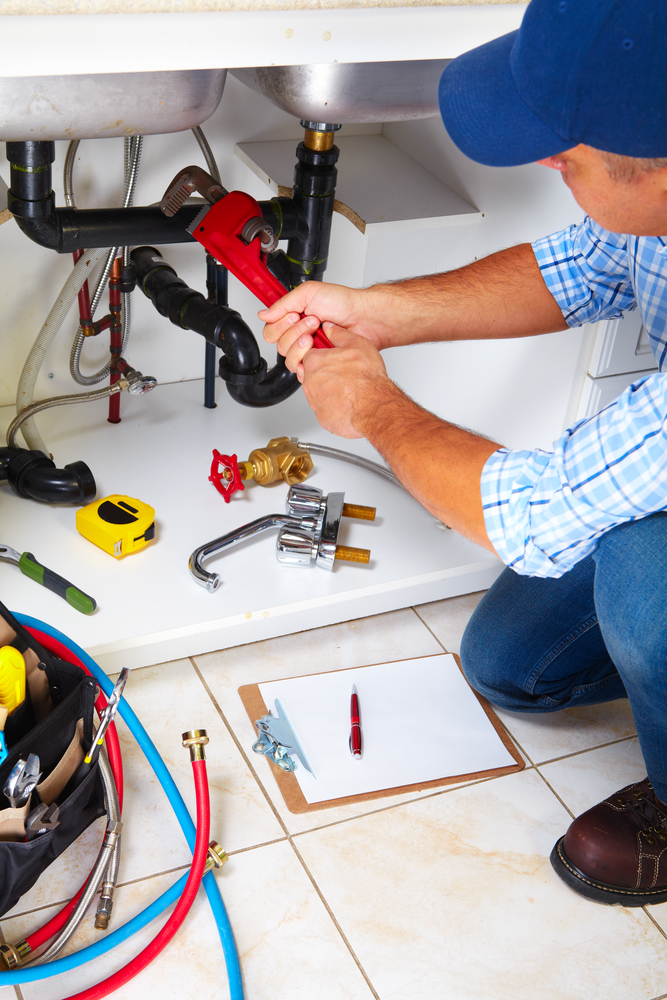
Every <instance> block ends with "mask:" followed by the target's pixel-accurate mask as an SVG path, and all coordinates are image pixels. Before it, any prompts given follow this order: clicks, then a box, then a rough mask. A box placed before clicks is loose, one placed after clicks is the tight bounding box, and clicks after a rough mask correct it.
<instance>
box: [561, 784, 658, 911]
mask: <svg viewBox="0 0 667 1000" xmlns="http://www.w3.org/2000/svg"><path fill="white" fill-rule="evenodd" d="M666 820H667V805H665V804H664V803H662V802H661V801H660V799H658V798H657V796H656V794H655V792H654V791H653V786H652V785H651V782H650V781H649V780H648V778H645V779H644V780H643V781H638V782H637V783H636V784H634V785H628V786H627V787H626V788H622V789H621V790H620V791H619V792H615V793H614V794H613V795H610V796H609V798H608V799H605V800H604V802H600V803H599V804H598V805H597V806H593V808H592V809H589V810H588V812H585V813H582V814H581V816H578V817H577V819H575V820H574V822H573V823H572V825H571V826H570V828H569V830H568V831H567V833H566V834H565V836H564V837H561V838H560V840H559V841H558V843H557V844H556V846H555V847H554V849H553V851H552V852H551V864H552V865H553V868H554V870H555V871H556V872H557V874H558V875H560V877H561V878H562V879H563V881H565V882H567V884H568V885H569V886H570V888H571V889H574V890H575V892H578V893H580V894H581V895H582V896H586V897H587V898H588V899H594V900H596V901H597V902H599V903H621V905H622V906H643V905H644V904H645V903H662V902H664V901H665V900H667V829H666V828H665V821H666Z"/></svg>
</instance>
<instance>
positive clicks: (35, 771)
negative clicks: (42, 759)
mask: <svg viewBox="0 0 667 1000" xmlns="http://www.w3.org/2000/svg"><path fill="white" fill-rule="evenodd" d="M41 777H42V772H41V771H40V765H39V757H38V756H37V754H34V753H31V754H28V759H27V760H17V762H16V764H15V765H14V767H13V768H12V770H11V772H10V775H9V777H8V778H7V780H6V781H5V783H4V785H3V788H2V791H3V794H4V796H5V798H6V799H8V800H9V802H10V803H11V806H12V809H21V808H22V807H23V806H24V805H26V803H27V802H29V801H30V796H31V795H32V793H33V792H34V790H35V788H36V787H37V785H38V784H39V780H40V778H41Z"/></svg>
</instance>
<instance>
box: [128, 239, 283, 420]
mask: <svg viewBox="0 0 667 1000" xmlns="http://www.w3.org/2000/svg"><path fill="white" fill-rule="evenodd" d="M131 259H132V263H133V264H134V265H135V267H136V269H137V284H138V286H139V287H140V288H141V290H142V291H143V292H144V294H145V295H146V296H147V297H148V298H149V299H150V300H151V301H152V303H153V305H154V306H155V308H156V309H157V311H158V312H159V313H160V314H161V315H162V316H166V317H167V318H168V319H169V320H170V321H171V322H172V323H173V324H174V325H175V326H180V327H181V328H182V329H184V330H194V331H195V333H199V334H201V336H203V337H204V338H205V339H206V341H207V342H208V343H209V344H213V345H215V347H219V348H220V349H221V351H222V352H223V356H222V357H221V358H220V363H219V372H220V378H221V379H222V380H223V381H224V382H226V383H227V390H228V392H229V394H230V395H231V396H232V398H233V399H236V400H237V402H239V403H243V405H244V406H271V405H273V404H274V403H279V402H281V401H282V400H283V399H287V397H288V396H290V395H292V393H293V392H296V390H297V389H298V388H299V381H298V379H297V377H296V375H294V374H293V373H292V372H288V371H287V369H286V368H285V365H284V359H282V358H279V360H278V362H277V363H276V365H275V366H274V367H273V368H272V369H271V370H270V371H267V365H266V361H265V360H264V358H263V357H262V355H261V354H260V351H259V347H258V346H257V341H256V340H255V337H254V335H253V332H252V330H251V329H250V327H248V326H247V325H246V323H244V322H243V319H242V318H241V316H240V315H239V313H237V312H236V311H235V310H234V309H230V308H229V307H228V306H225V305H217V304H215V303H212V302H209V301H208V300H207V299H206V298H204V296H203V295H202V294H201V293H200V292H197V291H195V289H194V288H190V287H189V286H188V285H186V283H185V282H184V281H183V280H182V279H181V278H179V277H178V275H177V274H176V271H175V270H174V269H173V267H171V266H170V265H169V264H168V263H167V262H166V261H165V260H164V258H163V257H162V254H161V253H160V252H159V250H156V249H155V247H136V248H135V249H134V250H133V251H132V253H131Z"/></svg>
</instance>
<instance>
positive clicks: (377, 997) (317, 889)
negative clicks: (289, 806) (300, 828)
mask: <svg viewBox="0 0 667 1000" xmlns="http://www.w3.org/2000/svg"><path fill="white" fill-rule="evenodd" d="M288 840H289V842H290V845H291V847H292V850H293V851H294V853H295V854H296V856H297V858H298V860H299V862H300V864H301V866H302V868H303V870H304V872H305V873H306V875H307V876H308V878H309V879H310V882H311V885H312V887H313V889H314V890H315V892H316V893H317V895H318V896H319V899H320V902H321V903H322V906H323V907H324V908H325V910H326V911H327V913H328V914H329V917H330V919H331V921H332V923H333V925H334V927H335V928H336V930H337V931H338V933H339V934H340V936H341V938H342V940H343V943H344V944H345V947H346V948H347V950H348V951H349V953H350V956H351V958H352V959H353V961H354V962H355V963H356V966H357V968H358V969H359V972H360V973H361V975H362V976H363V978H364V981H365V982H366V985H367V986H368V988H369V990H370V991H371V993H372V995H373V996H374V997H375V1000H380V995H379V994H378V993H377V991H376V990H375V988H374V986H373V984H372V982H371V981H370V979H369V977H368V974H367V972H366V970H365V969H364V967H363V965H362V964H361V962H360V960H359V958H358V957H357V954H356V952H355V950H354V948H353V947H352V945H351V944H350V942H349V940H348V938H347V935H346V934H345V932H344V931H343V928H342V927H341V926H340V924H339V923H338V920H337V919H336V916H335V915H334V912H333V910H332V909H331V907H330V905H329V903H328V902H327V901H326V899H325V898H324V895H323V893H322V890H321V889H320V887H319V886H318V884H317V882H316V880H315V878H314V876H313V874H312V872H311V871H310V869H309V868H308V865H307V864H306V862H305V861H304V859H303V857H302V856H301V852H300V851H299V849H298V848H297V846H296V844H295V843H294V842H293V840H292V838H291V837H288Z"/></svg>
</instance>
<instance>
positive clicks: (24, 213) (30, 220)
mask: <svg viewBox="0 0 667 1000" xmlns="http://www.w3.org/2000/svg"><path fill="white" fill-rule="evenodd" d="M36 204H38V203H35V202H26V201H22V200H21V199H19V198H15V197H13V196H12V194H11V192H10V194H9V196H8V199H7V208H8V209H9V211H10V212H11V213H12V215H13V216H14V218H15V219H16V224H17V226H18V227H19V229H20V230H21V232H22V233H23V235H24V236H27V237H28V239H29V240H32V242H33V243H37V244H38V245H39V246H40V247H44V248H45V249H47V250H55V251H56V253H61V252H62V241H63V233H62V224H61V220H60V218H59V217H58V215H57V213H56V210H55V203H54V201H53V195H52V196H51V198H50V199H47V200H46V204H43V203H40V204H39V211H31V209H34V207H35V205H36ZM49 209H52V211H50V210H49Z"/></svg>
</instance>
